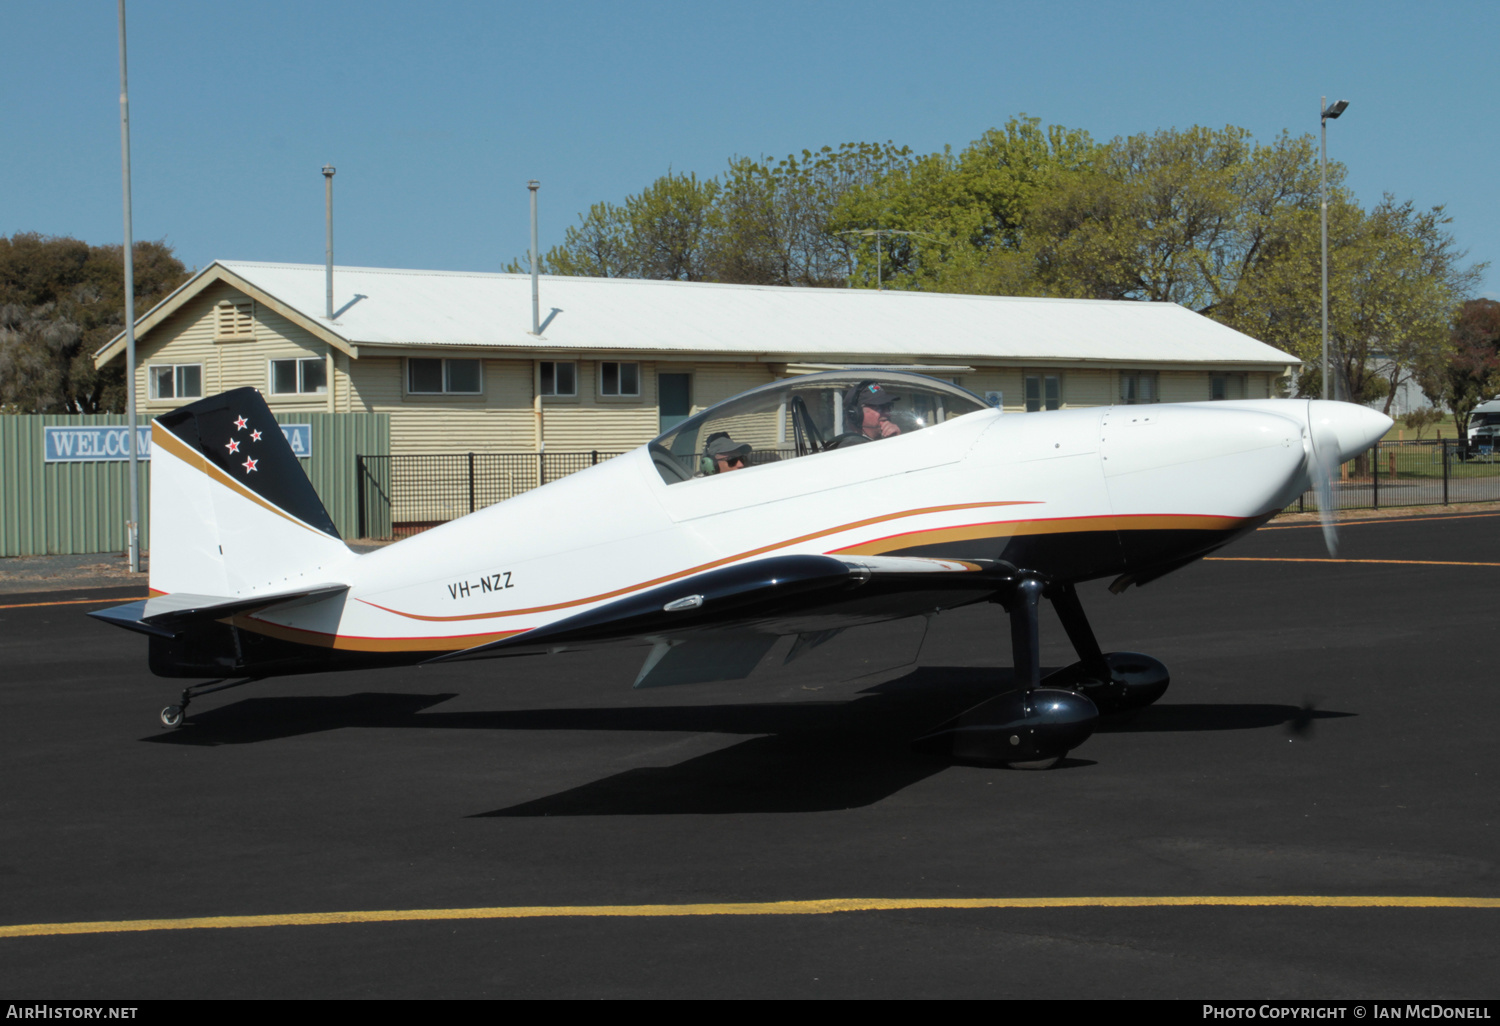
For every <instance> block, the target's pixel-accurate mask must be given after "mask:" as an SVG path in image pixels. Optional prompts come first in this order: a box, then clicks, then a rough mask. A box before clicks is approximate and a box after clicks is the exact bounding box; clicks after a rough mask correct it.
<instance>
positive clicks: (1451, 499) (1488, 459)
mask: <svg viewBox="0 0 1500 1026" xmlns="http://www.w3.org/2000/svg"><path fill="white" fill-rule="evenodd" d="M1333 500H1334V507H1335V508H1336V509H1381V508H1384V507H1388V506H1437V505H1448V504H1450V503H1455V502H1495V501H1500V456H1497V455H1494V454H1492V453H1486V452H1484V451H1482V450H1476V449H1473V448H1472V447H1467V446H1465V445H1463V443H1461V442H1457V441H1455V440H1453V439H1444V440H1443V441H1422V442H1415V441H1414V442H1379V443H1377V444H1376V445H1375V447H1374V448H1372V449H1371V450H1370V451H1369V452H1367V453H1363V454H1361V455H1360V456H1358V457H1356V458H1355V459H1353V460H1350V461H1349V462H1348V463H1345V464H1344V465H1343V468H1342V469H1341V471H1340V474H1339V477H1338V478H1337V479H1336V480H1335V481H1334V482H1333ZM1317 508H1318V499H1317V493H1316V492H1314V491H1308V492H1306V493H1304V494H1303V495H1302V496H1301V497H1300V498H1299V499H1298V500H1297V501H1296V502H1295V503H1293V504H1292V505H1291V506H1288V507H1287V511H1288V512H1298V513H1300V512H1303V511H1304V510H1310V509H1317Z"/></svg>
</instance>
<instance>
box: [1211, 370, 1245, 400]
mask: <svg viewBox="0 0 1500 1026" xmlns="http://www.w3.org/2000/svg"><path fill="white" fill-rule="evenodd" d="M1208 382H1209V384H1208V397H1209V398H1210V399H1212V400H1214V401H1218V400H1220V399H1243V398H1245V375H1243V374H1214V375H1212V376H1211V377H1210V378H1209V379H1208Z"/></svg>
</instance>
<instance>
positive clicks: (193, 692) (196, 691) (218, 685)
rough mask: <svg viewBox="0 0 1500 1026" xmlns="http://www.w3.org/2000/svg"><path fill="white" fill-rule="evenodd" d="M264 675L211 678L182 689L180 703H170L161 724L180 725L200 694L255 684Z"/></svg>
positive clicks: (162, 715) (209, 693)
mask: <svg viewBox="0 0 1500 1026" xmlns="http://www.w3.org/2000/svg"><path fill="white" fill-rule="evenodd" d="M258 680H264V678H263V677H245V678H243V679H241V680H211V681H209V682H207V683H206V684H194V685H193V686H192V687H187V688H183V689H182V697H181V698H179V699H178V700H177V701H178V702H180V703H181V704H180V705H169V706H167V707H166V708H164V709H162V711H161V713H160V718H161V725H162V726H163V727H168V728H172V727H180V726H182V721H183V719H184V718H185V717H186V716H187V707H188V704H189V703H190V702H192V700H193V699H195V698H197V697H198V696H199V695H211V694H213V693H214V692H215V691H228V690H229V689H230V688H238V687H243V686H244V685H246V684H253V683H255V682H256V681H258Z"/></svg>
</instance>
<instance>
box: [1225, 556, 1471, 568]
mask: <svg viewBox="0 0 1500 1026" xmlns="http://www.w3.org/2000/svg"><path fill="white" fill-rule="evenodd" d="M1203 561H1204V562H1205V563H1391V564H1394V565H1396V566H1500V563H1470V562H1463V561H1459V560H1451V559H1332V558H1329V557H1324V558H1320V559H1297V558H1294V557H1292V556H1204V557H1203Z"/></svg>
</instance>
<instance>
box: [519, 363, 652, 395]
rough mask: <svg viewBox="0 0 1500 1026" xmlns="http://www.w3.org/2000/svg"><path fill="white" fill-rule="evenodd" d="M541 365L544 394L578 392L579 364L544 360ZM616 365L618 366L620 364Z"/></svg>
mask: <svg viewBox="0 0 1500 1026" xmlns="http://www.w3.org/2000/svg"><path fill="white" fill-rule="evenodd" d="M541 366H542V388H541V392H542V395H577V394H578V364H576V363H572V362H568V363H561V362H557V361H553V360H543V361H541ZM615 366H617V367H618V366H619V364H616V365H615ZM632 366H633V365H632ZM636 391H637V392H639V391H640V388H639V385H637V388H636Z"/></svg>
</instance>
